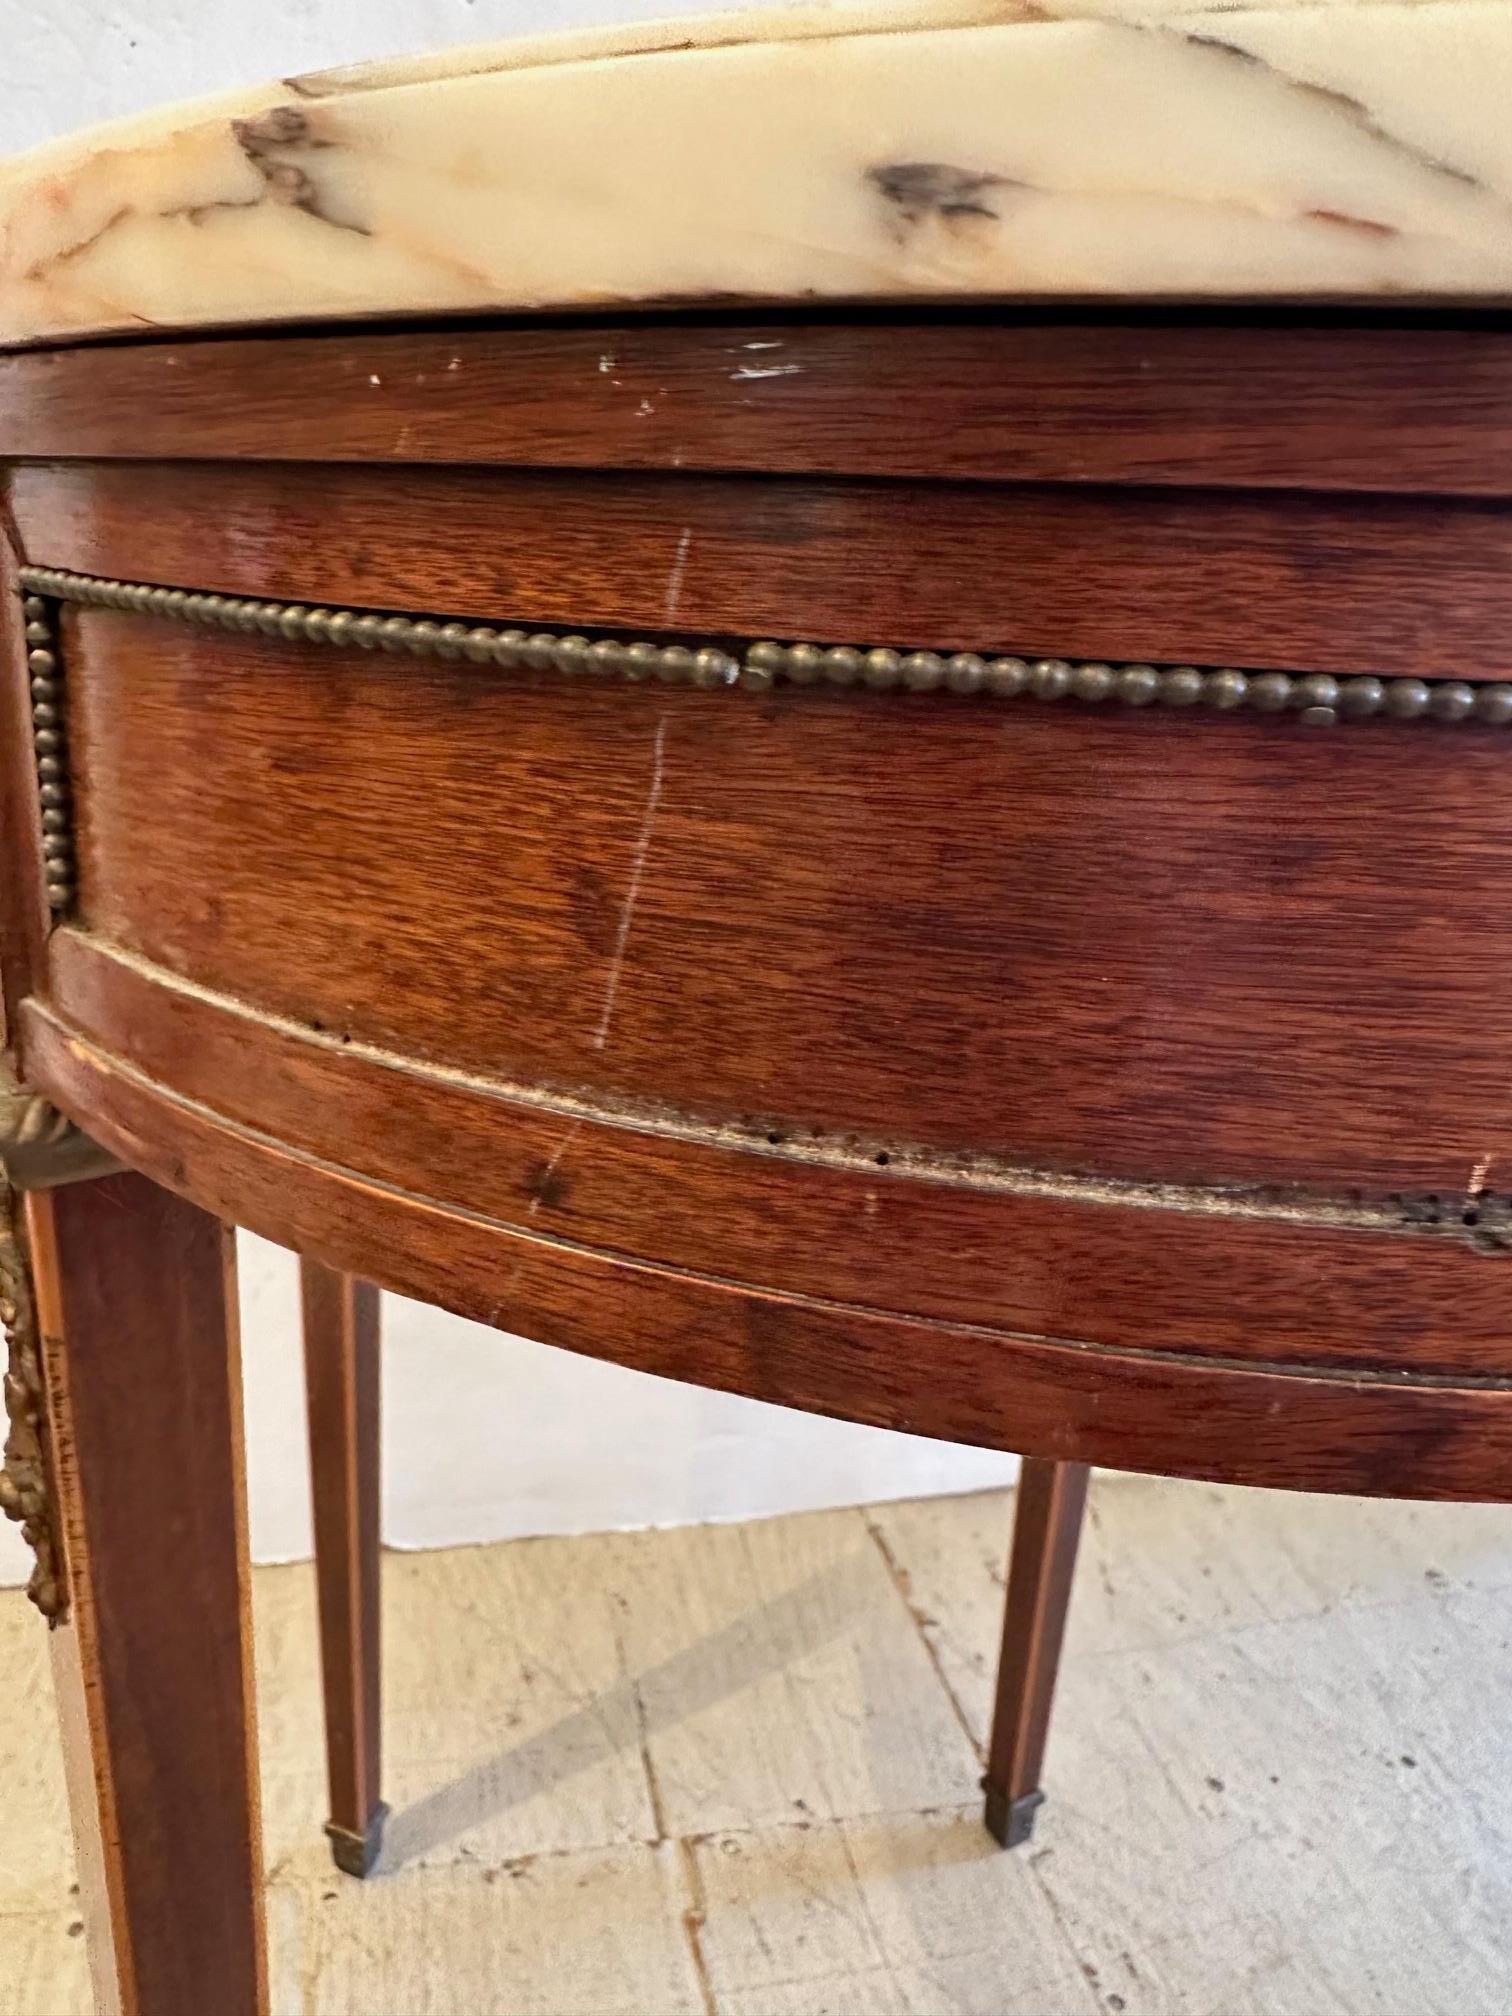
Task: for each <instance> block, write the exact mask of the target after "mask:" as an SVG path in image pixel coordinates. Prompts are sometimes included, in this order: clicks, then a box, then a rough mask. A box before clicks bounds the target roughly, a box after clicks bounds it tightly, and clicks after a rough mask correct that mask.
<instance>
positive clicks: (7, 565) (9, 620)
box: [0, 509, 52, 1030]
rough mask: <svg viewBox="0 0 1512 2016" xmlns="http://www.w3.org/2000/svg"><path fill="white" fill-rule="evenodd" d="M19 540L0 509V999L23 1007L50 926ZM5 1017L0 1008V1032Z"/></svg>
mask: <svg viewBox="0 0 1512 2016" xmlns="http://www.w3.org/2000/svg"><path fill="white" fill-rule="evenodd" d="M19 564H20V550H19V540H18V538H17V535H16V534H15V532H14V530H13V528H12V526H11V524H10V522H9V518H8V514H7V513H6V512H5V511H4V510H3V509H0V667H3V668H4V672H5V676H4V677H0V849H3V854H0V859H3V861H4V864H5V872H4V873H3V874H0V996H3V1002H4V1003H11V1004H13V1003H15V1002H17V1001H21V1000H24V999H25V997H26V996H27V995H28V994H29V993H31V991H32V989H33V988H34V987H35V986H36V984H37V983H38V980H39V979H40V977H41V974H42V971H43V966H44V951H43V948H44V946H45V944H46V942H47V932H48V927H49V926H50V924H51V922H52V919H51V916H50V914H49V911H48V907H47V898H46V895H45V893H44V884H43V867H42V829H41V804H40V801H39V799H38V795H37V766H36V757H35V754H34V752H33V749H32V717H31V700H30V697H29V693H28V681H27V676H26V652H27V646H26V640H25V637H24V634H23V631H24V622H23V617H22V612H21V598H20V594H19V592H18V587H17V578H16V570H17V567H18V566H19ZM4 1021H5V1016H4V1012H3V1008H0V1030H3V1028H4Z"/></svg>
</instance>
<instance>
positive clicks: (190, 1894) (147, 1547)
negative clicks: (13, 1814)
mask: <svg viewBox="0 0 1512 2016" xmlns="http://www.w3.org/2000/svg"><path fill="white" fill-rule="evenodd" d="M27 1212H28V1222H29V1228H30V1235H31V1244H32V1252H33V1257H34V1261H35V1267H36V1297H37V1309H38V1319H39V1323H40V1326H41V1329H42V1333H43V1338H44V1346H45V1355H46V1360H47V1378H48V1385H49V1416H50V1429H51V1438H52V1448H53V1453H54V1462H55V1469H56V1476H57V1489H58V1494H59V1500H60V1505H59V1510H60V1515H61V1520H62V1527H63V1534H64V1540H65V1546H66V1552H67V1558H68V1570H69V1585H70V1594H71V1599H72V1605H71V1615H70V1620H69V1622H68V1623H67V1624H66V1625H65V1626H64V1627H63V1628H62V1629H61V1630H59V1631H58V1632H57V1633H56V1634H55V1641H54V1643H55V1654H56V1660H57V1664H58V1666H59V1669H60V1693H61V1695H62V1696H63V1698H64V1699H65V1701H66V1702H71V1703H72V1704H73V1705H74V1709H75V1711H76V1712H75V1713H74V1714H72V1715H70V1716H68V1717H66V1718H65V1728H66V1729H68V1730H69V1732H70V1733H72V1734H73V1735H74V1736H75V1739H76V1740H77V1741H78V1742H79V1743H81V1744H85V1745H87V1750H88V1756H87V1758H83V1757H76V1759H75V1760H74V1765H73V1768H72V1769H71V1770H70V1774H69V1775H70V1783H71V1787H72V1789H73V1794H74V1816H73V1817H74V1825H75V1830H76V1832H77V1834H78V1836H79V1842H80V1858H79V1859H80V1867H81V1876H82V1881H83V1884H84V1886H85V1887H84V1903H85V1908H86V1910H87V1911H88V1913H89V1918H88V1922H87V1932H88V1937H89V1947H90V1959H91V1965H92V1968H93V1971H94V1977H95V1984H96V2001H97V2006H98V2007H99V2008H100V2009H102V2010H104V2011H107V2012H111V2016H205V2012H206V2011H207V2010H212V2009H213V2010H214V2011H215V2012H216V2016H267V2011H268V1988H267V1978H266V1964H265V1958H264V1948H263V1927H262V1897H261V1882H262V1867H261V1841H260V1831H259V1817H258V1779H257V1751H256V1739H255V1733H254V1728H253V1722H252V1675H251V1619H250V1615H249V1605H248V1597H249V1585H248V1570H247V1549H246V1532H245V1527H244V1521H243V1475H242V1457H241V1379H240V1365H239V1355H238V1346H237V1330H236V1299H235V1280H234V1274H233V1271H232V1270H233V1258H232V1247H231V1243H230V1235H229V1233H228V1232H227V1231H226V1230H225V1229H224V1228H223V1227H222V1226H221V1225H220V1224H219V1223H217V1221H216V1220H215V1219H213V1218H211V1217H209V1216H207V1215H206V1214H205V1213H204V1212H203V1211H201V1210H198V1209H197V1208H196V1207H195V1206H193V1205H192V1204H188V1203H185V1202H183V1201H182V1200H181V1199H180V1198H178V1197H175V1196H172V1195H170V1194H169V1193H168V1192H167V1191H165V1190H160V1189H159V1188H157V1186H156V1185H155V1184H152V1183H150V1182H148V1181H147V1180H146V1179H145V1178H144V1177H141V1176H137V1175H125V1176H112V1177H107V1178H104V1179H103V1180H100V1181H97V1182H91V1183H83V1184H76V1185H73V1186H71V1187H65V1188H62V1189H58V1190H52V1191H47V1192H41V1193H34V1194H32V1195H31V1196H30V1197H29V1198H28V1200H27ZM92 1876H94V1877H97V1878H98V1879H99V1882H100V1884H101V1885H102V1889H97V1888H96V1887H95V1884H94V1883H93V1882H92V1881H91V1877H92Z"/></svg>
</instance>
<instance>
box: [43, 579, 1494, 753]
mask: <svg viewBox="0 0 1512 2016" xmlns="http://www.w3.org/2000/svg"><path fill="white" fill-rule="evenodd" d="M21 579H22V585H23V587H24V588H26V589H28V590H30V591H31V592H32V593H33V594H36V595H50V596H55V597H57V598H58V599H59V600H62V601H68V602H79V603H84V604H87V605H90V606H92V607H98V608H108V609H128V610H137V611H140V612H141V613H143V614H146V615H152V616H166V617H169V618H172V619H174V620H176V621H178V622H183V623H204V624H208V625H210V626H212V627H217V628H221V629H227V630H240V631H246V632H256V633H260V634H262V635H264V636H269V637H284V638H287V639H289V640H290V641H291V642H298V643H314V644H335V645H346V646H353V645H355V646H357V647H358V648H359V649H363V650H381V651H389V652H394V653H409V654H411V655H413V656H415V657H417V658H465V659H469V660H471V661H472V662H473V663H474V664H493V665H499V666H503V667H506V668H508V669H512V670H517V669H524V670H529V671H539V672H549V671H556V672H565V673H592V674H599V675H607V676H610V677H616V678H624V679H661V680H666V681H668V682H671V683H681V684H689V685H694V686H706V687H719V686H734V685H740V686H744V687H747V688H750V689H753V690H756V691H761V690H763V689H767V688H770V687H772V686H773V685H775V684H776V683H777V681H778V680H785V681H787V682H788V683H789V684H792V685H795V686H810V685H827V686H857V687H866V688H870V689H872V690H874V691H878V692H885V691H888V690H890V689H897V690H900V691H903V692H910V693H931V692H947V693H959V694H981V695H986V696H988V697H990V698H993V699H999V700H1013V699H1030V700H1042V701H1056V700H1068V699H1069V700H1078V701H1082V702H1085V703H1088V704H1094V705H1095V704H1099V703H1112V704H1113V705H1115V706H1122V707H1150V706H1156V707H1169V708H1184V707H1196V708H1208V709H1213V710H1215V711H1218V712H1232V711H1234V710H1236V709H1244V710H1247V711H1249V712H1252V713H1257V714H1292V715H1294V716H1296V718H1297V719H1299V720H1300V721H1302V722H1303V723H1305V724H1306V725H1307V726H1309V727H1328V726H1332V725H1333V724H1334V723H1335V722H1336V721H1338V720H1340V719H1348V720H1364V719H1367V718H1368V717H1369V716H1371V715H1375V714H1380V715H1384V716H1386V717H1387V718H1388V719H1392V720H1398V721H1416V720H1429V721H1443V722H1460V721H1474V722H1479V723H1483V724H1487V725H1491V726H1496V727H1501V726H1505V725H1508V724H1509V723H1512V684H1505V685H1504V684H1499V683H1498V684H1495V685H1492V684H1481V683H1477V684H1472V683H1471V682H1469V681H1468V680H1463V679H1378V678H1375V677H1373V676H1369V675H1364V676H1358V677H1351V678H1344V679H1336V678H1334V677H1333V676H1332V674H1330V673H1327V672H1307V673H1292V672H1242V671H1238V670H1236V669H1234V668H1232V667H1223V668H1219V669H1216V670H1207V669H1203V668H1200V667H1198V666H1195V665H1174V666H1167V667H1163V668H1162V667H1157V666H1154V665H1103V664H1096V663H1084V662H1083V663H1072V662H1070V661H1068V660H1066V659H1062V658H1039V659H1028V658H987V657H982V656H979V655H978V654H977V653H975V652H971V651H963V652H958V653H956V654H955V655H954V656H951V657H947V656H944V655H942V654H941V653H939V652H935V651H907V652H905V651H890V650H860V649H856V648H854V647H851V646H848V645H839V646H830V647H825V646H821V645H817V644H777V643H760V644H752V645H750V646H749V647H748V648H747V650H746V652H745V654H744V656H743V658H739V659H737V658H735V657H734V656H732V655H731V653H729V652H728V651H724V650H721V649H718V648H715V647H713V646H705V647H703V648H702V649H698V648H695V647H693V646H689V645H683V644H651V643H634V644H621V643H618V642H616V641H615V640H613V639H610V638H599V639H596V640H591V639H589V638H587V637H577V636H562V635H560V634H558V633H556V632H554V631H535V632H531V631H526V630H522V629H510V630H500V629H495V628H494V627H492V626H491V625H487V624H478V625H470V624H466V623H455V622H453V623H437V622H434V621H432V620H430V619H429V618H426V617H410V616H378V615H374V614H372V613H363V612H361V611H358V610H352V609H321V608H307V607H306V606H305V605H304V604H303V603H291V602H265V601H259V600H252V599H243V598H241V597H237V596H233V595H202V594H195V593H193V592H191V591H189V590H186V589H183V588H153V587H148V586H145V585H142V584H139V583H134V582H127V581H111V580H103V579H101V578H99V577H98V576H95V575H89V574H72V573H67V572H64V571H61V570H57V569H52V568H43V567H29V568H25V569H23V571H22V576H21Z"/></svg>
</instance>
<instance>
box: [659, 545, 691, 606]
mask: <svg viewBox="0 0 1512 2016" xmlns="http://www.w3.org/2000/svg"><path fill="white" fill-rule="evenodd" d="M692 544H693V527H692V526H691V525H684V527H683V529H682V536H681V538H680V539H679V540H678V542H677V557H676V559H675V560H674V561H673V562H672V572H671V574H670V575H669V576H668V577H667V600H666V602H665V604H664V605H663V611H662V613H663V615H664V616H665V617H666V620H667V621H668V622H669V623H670V622H671V621H672V619H673V617H674V616H676V614H677V605H678V603H679V602H680V601H681V600H682V585H683V576H684V575H685V574H686V573H687V571H688V553H689V550H690V548H691V547H692Z"/></svg>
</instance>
